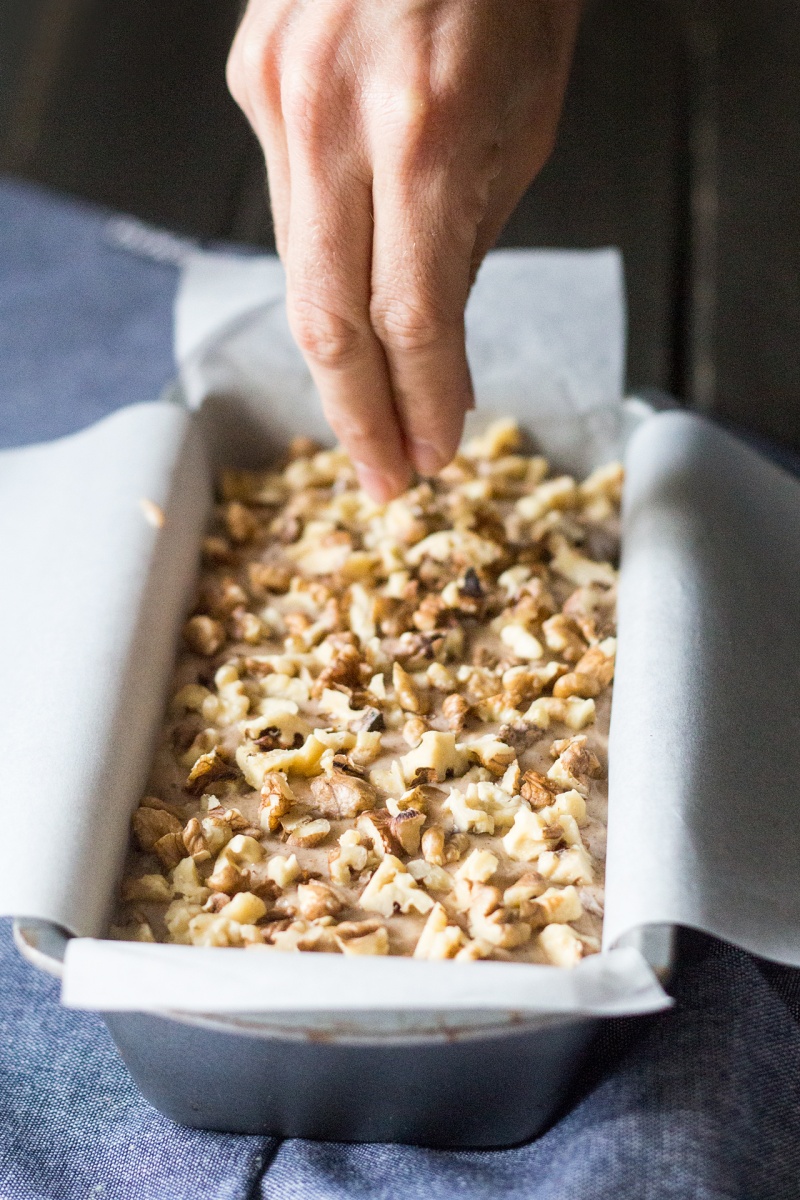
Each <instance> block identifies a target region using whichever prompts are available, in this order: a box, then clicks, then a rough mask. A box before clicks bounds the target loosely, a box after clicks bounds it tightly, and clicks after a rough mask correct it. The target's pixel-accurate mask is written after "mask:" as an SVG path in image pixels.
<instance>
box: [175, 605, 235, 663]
mask: <svg viewBox="0 0 800 1200" xmlns="http://www.w3.org/2000/svg"><path fill="white" fill-rule="evenodd" d="M183 637H184V641H185V642H186V645H187V646H188V647H189V649H190V650H193V651H194V653H195V654H203V655H204V656H205V657H206V658H210V657H211V655H212V654H216V653H217V651H218V650H220V649H222V647H223V646H224V644H225V628H224V626H223V625H222V624H221V623H220V622H219V621H215V620H214V618H213V617H206V616H202V615H201V616H197V617H190V618H189V620H188V621H187V622H186V624H185V625H184V627H183Z"/></svg>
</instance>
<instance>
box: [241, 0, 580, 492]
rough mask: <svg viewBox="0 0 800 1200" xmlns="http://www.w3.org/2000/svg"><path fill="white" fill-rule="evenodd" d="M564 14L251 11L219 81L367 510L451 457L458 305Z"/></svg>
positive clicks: (557, 45)
mask: <svg viewBox="0 0 800 1200" xmlns="http://www.w3.org/2000/svg"><path fill="white" fill-rule="evenodd" d="M579 8H580V0H250V3H249V5H248V8H247V11H246V13H245V17H244V20H243V22H242V24H241V26H240V28H239V31H238V33H237V35H236V38H235V40H234V43H233V47H232V49H231V53H230V58H229V61H228V84H229V86H230V89H231V92H232V94H233V96H234V98H235V99H236V101H237V103H238V104H239V105H240V107H241V108H242V109H243V111H244V112H245V114H246V115H247V117H248V119H249V121H250V123H251V124H252V126H253V128H254V130H255V132H256V134H257V135H258V138H259V140H260V142H261V145H262V147H263V149H264V153H265V156H266V160H267V173H268V177H269V189H270V197H271V202H272V211H273V217H274V223H275V236H276V242H277V246H278V252H279V254H280V255H281V258H282V259H283V262H284V264H285V267H286V276H287V305H288V312H289V320H290V324H291V328H292V332H293V333H294V336H295V338H296V339H297V342H298V344H299V346H300V348H301V350H302V351H303V354H304V355H305V358H306V360H307V362H308V365H309V368H310V370H311V373H312V375H313V377H314V381H315V383H316V385H317V387H318V389H319V392H320V395H321V397H322V404H323V409H324V412H325V416H326V418H327V420H328V421H329V423H330V425H331V426H332V427H333V430H334V431H335V433H336V434H337V436H338V437H339V438H340V439H341V441H342V442H343V444H344V446H345V447H346V449H347V450H348V452H349V453H350V455H351V457H352V459H353V460H354V462H355V463H356V466H357V469H358V474H359V478H360V480H361V483H362V485H363V486H364V487H365V488H366V489H367V491H368V492H370V493H371V494H372V496H373V497H375V499H377V500H388V499H390V498H391V497H392V496H395V495H397V494H398V493H399V492H400V491H402V490H403V488H404V487H406V486H407V484H408V482H409V478H410V475H411V471H412V468H413V469H416V470H417V471H419V472H420V473H421V474H423V475H432V474H435V473H436V472H437V471H438V470H440V469H441V468H442V467H443V466H445V464H446V463H448V462H449V461H450V459H451V458H452V456H453V454H454V453H455V451H456V449H457V447H458V442H459V439H460V437H461V432H462V428H463V422H464V415H465V413H466V411H467V410H468V409H469V408H471V407H472V405H473V398H472V385H471V382H470V374H469V367H468V365H467V357H466V352H465V346H464V308H465V305H466V302H467V296H468V294H469V289H470V287H471V285H472V281H473V279H474V277H475V274H476V272H477V269H478V266H479V264H480V262H481V260H482V258H483V256H484V255H485V254H486V252H487V250H488V249H489V247H490V246H491V245H492V243H493V242H494V240H495V238H496V237H497V235H498V233H499V232H500V230H501V228H502V226H503V224H504V223H505V221H506V220H507V218H508V216H509V215H510V213H511V212H512V210H513V208H514V206H515V205H516V203H517V201H518V200H519V198H520V196H521V195H522V193H523V192H524V190H525V188H526V187H527V185H528V183H529V182H530V180H531V179H532V178H533V177H534V175H536V173H537V172H538V171H539V170H540V169H541V167H542V166H543V164H544V163H545V161H546V159H547V157H548V155H549V153H550V150H551V148H552V145H553V140H554V137H555V131H556V125H557V122H558V117H559V114H560V110H561V103H562V99H563V93H564V88H565V86H566V79H567V73H568V70H569V62H570V58H571V54H572V46H573V42H574V38H575V32H576V28H577V23H578V16H579Z"/></svg>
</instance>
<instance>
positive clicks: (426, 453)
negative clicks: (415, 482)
mask: <svg viewBox="0 0 800 1200" xmlns="http://www.w3.org/2000/svg"><path fill="white" fill-rule="evenodd" d="M411 457H412V459H413V461H414V466H415V467H416V468H417V470H418V471H419V473H420V475H436V474H437V473H438V472H439V471H441V469H442V467H443V466H444V465H445V458H444V455H443V454H442V453H441V451H440V450H439V449H438V447H436V446H434V444H433V442H425V441H421V440H420V441H413V442H412V443H411Z"/></svg>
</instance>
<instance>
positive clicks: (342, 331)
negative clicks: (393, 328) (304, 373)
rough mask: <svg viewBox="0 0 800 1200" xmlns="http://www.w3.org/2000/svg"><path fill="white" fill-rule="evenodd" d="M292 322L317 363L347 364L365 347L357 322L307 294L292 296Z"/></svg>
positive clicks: (301, 344)
mask: <svg viewBox="0 0 800 1200" xmlns="http://www.w3.org/2000/svg"><path fill="white" fill-rule="evenodd" d="M289 324H290V326H291V329H292V334H293V336H294V339H295V341H296V342H297V344H298V346H299V347H300V349H301V350H302V351H303V354H304V355H305V356H306V358H307V359H309V360H310V361H311V362H312V363H314V364H316V365H317V366H320V367H331V368H336V367H345V366H347V365H348V364H349V363H350V362H351V361H352V360H353V359H354V358H356V357H357V356H358V354H359V353H360V351H361V350H362V347H363V343H364V336H363V332H362V330H361V329H359V327H358V325H357V324H356V323H355V322H354V321H352V320H349V319H348V318H347V317H342V316H340V315H339V314H338V313H336V312H334V311H333V309H332V308H330V307H328V306H326V305H324V304H321V303H320V301H319V300H318V299H314V298H312V297H309V296H307V295H294V296H292V297H291V299H290V302H289Z"/></svg>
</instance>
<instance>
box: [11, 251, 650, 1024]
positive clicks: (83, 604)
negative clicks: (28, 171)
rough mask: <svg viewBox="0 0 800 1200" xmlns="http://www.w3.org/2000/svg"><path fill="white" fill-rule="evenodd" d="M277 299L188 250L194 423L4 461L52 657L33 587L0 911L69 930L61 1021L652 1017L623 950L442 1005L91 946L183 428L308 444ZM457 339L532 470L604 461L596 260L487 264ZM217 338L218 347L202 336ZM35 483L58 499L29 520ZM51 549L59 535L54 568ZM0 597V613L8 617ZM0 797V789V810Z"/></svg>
mask: <svg viewBox="0 0 800 1200" xmlns="http://www.w3.org/2000/svg"><path fill="white" fill-rule="evenodd" d="M280 286H281V284H280V272H279V268H278V267H277V266H276V264H275V263H274V262H260V261H259V260H230V259H229V258H226V257H225V256H198V257H196V258H193V259H190V261H189V263H188V266H187V268H186V270H185V272H184V279H183V284H182V287H181V290H180V293H179V297H178V302H177V309H176V335H177V336H176V347H177V356H178V359H179V362H180V364H181V367H182V379H183V384H184V388H185V391H186V394H187V396H188V400H189V402H190V404H191V405H192V406H194V407H199V406H201V405H202V409H203V411H202V414H201V415H200V418H199V421H195V420H193V419H192V418H190V417H189V416H188V414H187V413H186V412H185V410H181V409H180V408H179V407H176V406H173V405H170V404H169V403H162V404H154V405H146V406H138V408H136V409H131V410H128V411H127V412H124V413H120V414H117V416H116V417H113V418H110V419H109V420H108V421H106V422H104V423H103V424H102V425H101V426H98V427H96V428H95V429H92V430H87V431H85V432H84V433H83V434H80V435H78V436H77V437H75V438H72V439H66V440H65V441H64V442H62V443H59V444H53V445H51V446H46V447H36V448H33V449H31V450H29V451H24V452H21V453H22V454H28V455H30V456H31V457H30V458H29V459H28V460H24V459H22V458H19V459H15V458H13V457H10V458H8V459H7V460H6V462H7V463H9V464H10V465H11V472H10V473H9V474H8V475H7V476H6V481H7V482H6V488H5V491H4V492H3V493H2V496H0V498H2V499H4V500H5V504H4V505H3V508H4V510H5V509H8V510H9V511H14V507H15V503H18V500H19V497H20V496H21V495H23V494H24V495H25V496H26V497H27V498H28V500H29V502H30V497H31V495H33V496H34V500H33V502H32V508H33V515H32V516H31V517H30V520H28V518H27V517H26V520H24V521H21V522H17V521H15V520H10V521H9V528H8V530H7V536H8V537H9V538H10V539H11V545H12V549H13V550H14V553H15V554H16V556H17V558H18V559H19V560H20V561H23V560H25V561H26V564H27V566H26V569H27V571H28V574H27V576H26V583H27V588H28V591H30V592H31V593H32V594H34V595H38V594H39V591H40V590H41V587H42V584H43V583H46V582H48V581H50V580H51V579H52V578H53V576H52V574H48V571H47V569H46V567H45V566H44V565H43V563H42V562H41V561H40V559H39V557H38V553H37V552H34V553H33V554H31V551H30V547H31V546H35V547H37V551H38V550H39V549H40V550H42V551H45V552H48V553H49V551H50V549H51V545H50V543H51V535H52V540H58V541H59V542H60V543H61V549H60V550H59V554H60V556H61V557H60V558H59V559H58V572H57V575H58V578H59V579H60V580H61V581H63V582H62V586H61V588H60V590H59V600H60V610H59V616H58V619H57V621H56V623H55V625H52V626H51V627H50V629H49V631H48V637H49V639H50V640H49V642H48V643H47V645H49V646H50V647H51V656H52V655H54V656H55V658H56V660H57V661H58V664H59V665H58V667H57V669H56V670H55V673H50V674H49V675H48V672H47V668H48V666H50V667H52V661H51V659H49V658H48V652H47V648H46V644H45V642H43V641H42V640H41V639H39V641H36V642H35V653H30V652H27V651H23V650H22V646H24V645H25V642H26V641H28V642H29V643H30V642H31V639H33V637H34V634H35V632H36V628H37V620H36V619H35V618H36V616H37V614H38V621H39V622H40V623H41V621H42V620H43V618H44V614H45V613H47V614H48V616H49V613H50V608H51V607H52V606H53V592H52V590H51V589H48V588H45V589H44V594H45V595H46V597H47V599H42V600H40V601H37V605H38V607H37V606H36V605H35V606H34V608H36V613H35V614H32V615H31V623H30V624H29V625H26V626H24V632H25V636H24V638H23V639H22V640H21V644H20V646H18V647H15V646H14V645H12V646H10V647H9V654H10V656H11V658H12V660H15V663H16V665H15V666H14V670H15V672H16V674H15V676H14V679H15V683H16V685H17V686H18V690H20V691H21V692H24V693H25V699H24V702H23V703H22V704H21V705H19V706H15V705H14V704H13V703H12V704H11V705H10V708H11V711H10V712H9V713H8V714H7V716H8V718H9V719H10V720H11V721H13V725H12V729H13V731H15V735H16V736H19V737H20V738H21V739H22V740H21V743H20V744H21V745H22V746H23V748H24V753H23V754H22V755H21V756H20V760H19V764H18V771H17V775H16V776H15V781H14V786H15V790H16V791H17V793H18V794H24V798H25V805H26V809H27V812H26V816H25V818H24V819H22V818H20V819H19V820H18V825H17V827H15V828H16V829H17V836H18V837H19V838H20V839H23V838H24V837H25V836H27V832H28V831H29V830H30V824H29V819H30V811H34V812H36V813H37V815H38V816H39V817H40V818H41V822H40V834H39V836H40V838H41V837H43V838H44V842H45V847H44V853H43V854H41V855H34V856H31V858H30V859H29V860H28V862H27V864H26V868H25V870H24V871H23V870H20V871H19V872H18V876H17V880H16V881H15V882H16V883H18V884H20V888H17V887H15V886H12V887H9V886H8V884H7V881H6V880H0V909H2V910H3V911H6V912H11V913H14V914H17V915H26V916H31V915H33V916H39V917H43V918H45V919H49V920H51V921H53V922H55V923H57V924H60V925H62V926H64V927H66V928H67V929H69V930H70V931H72V932H74V933H77V934H81V935H85V936H84V937H80V938H78V939H76V940H74V941H72V942H71V943H70V946H69V948H68V951H67V958H66V963H65V992H64V995H65V999H66V1000H67V1002H69V1003H72V1004H76V1005H80V1006H85V1007H94V1008H132V1009H139V1010H147V1009H149V1010H153V1009H163V1008H164V1007H176V1008H183V1009H186V1010H194V1011H198V1010H200V1011H209V1008H211V1007H216V1006H217V1005H219V1007H220V1008H224V1009H225V1010H227V1011H233V1010H234V1009H239V1010H241V1009H242V1008H244V1009H246V1010H252V1008H253V1002H254V1001H253V998H254V997H258V1004H259V1005H260V1006H261V1008H262V1009H263V1011H265V1012H266V1011H280V1010H282V1009H285V1008H286V1007H287V1003H288V1001H289V999H291V1005H292V1006H294V1007H302V1008H307V1009H309V1010H314V1009H324V1010H330V1009H331V1008H346V1007H347V1006H352V1005H353V1004H355V1003H356V1000H357V999H358V998H359V997H362V998H363V997H364V996H365V995H366V996H367V997H368V999H367V1000H366V1001H365V1003H367V1004H368V1005H370V1004H371V1003H372V998H373V997H374V998H375V1004H376V1005H377V1006H378V1007H380V1006H381V1004H386V1003H388V1002H389V998H391V997H394V1000H393V1003H394V1005H395V1006H396V1004H397V996H398V995H402V996H404V997H406V998H407V999H408V1000H409V1002H410V1003H413V1004H414V1005H415V1006H416V1007H418V1008H422V1009H426V1010H427V1009H434V1010H436V1009H441V1010H442V1011H448V1010H450V1009H452V1008H463V1007H464V1005H465V1002H466V1001H465V997H466V999H468V1005H467V1007H470V1008H485V1009H496V1010H504V1009H507V1007H508V1005H509V1004H510V1003H511V1001H512V999H513V1003H514V1005H515V1007H517V1008H524V1009H525V1010H526V1011H528V1012H530V1011H536V1012H567V1011H580V1012H588V1011H595V1012H608V1011H612V1010H613V1011H630V1012H639V1011H648V1010H650V1009H652V1008H653V1007H659V1006H664V1005H665V1004H667V1003H668V1000H667V998H666V997H665V995H664V993H663V991H662V990H661V989H660V987H659V986H658V984H657V982H656V980H655V978H654V977H653V975H652V973H651V972H650V971H649V969H648V968H647V966H646V964H645V963H644V960H643V959H642V958H641V956H640V955H639V954H638V953H637V952H636V951H634V950H630V949H626V950H615V951H612V952H611V953H610V954H606V955H603V956H602V958H599V957H598V958H595V959H592V960H587V961H586V962H585V963H583V964H582V965H581V966H580V967H579V968H578V969H577V970H576V971H575V972H568V971H560V970H556V969H546V970H543V969H542V968H537V967H529V966H525V965H522V964H514V965H513V967H512V968H511V969H512V970H513V971H514V972H515V974H514V975H510V974H508V971H507V968H506V967H505V965H503V964H481V965H480V967H479V968H478V969H477V970H476V971H475V973H474V974H469V975H468V976H466V978H467V980H468V981H469V986H468V987H467V990H466V991H464V987H465V986H466V985H465V984H464V981H463V980H462V975H463V974H464V972H462V971H460V970H459V971H456V972H454V973H452V974H448V973H447V970H446V969H445V971H442V970H440V969H437V970H435V971H433V972H425V971H424V970H420V967H421V966H422V965H425V964H419V963H414V962H411V961H408V960H396V959H390V960H375V961H371V962H369V963H367V964H364V963H353V962H352V960H347V963H345V962H344V960H341V961H340V960H338V959H337V957H336V956H328V955H316V956H313V958H312V960H311V962H308V961H306V960H305V959H304V957H303V956H297V955H279V954H270V953H263V954H259V953H253V952H250V953H243V954H241V955H236V954H229V953H227V952H222V953H220V954H216V953H215V952H212V953H211V954H206V953H205V952H202V951H199V950H197V948H194V947H193V948H190V952H189V954H187V953H186V952H185V948H182V947H173V946H144V947H143V946H139V945H135V944H124V943H112V942H107V941H103V940H101V939H98V937H97V935H98V934H99V933H100V932H101V931H102V928H103V922H104V920H105V911H106V905H107V902H108V899H109V897H110V896H111V894H112V892H113V883H114V880H115V878H116V876H117V874H118V871H119V863H120V860H121V856H122V854H123V852H124V847H125V843H126V839H127V819H128V815H129V813H130V811H131V809H132V808H133V807H134V805H135V804H136V802H137V800H138V797H139V795H140V794H141V787H142V783H143V780H144V777H145V775H146V771H147V766H148V764H149V757H150V745H151V738H152V732H153V728H154V726H155V724H156V723H157V721H158V718H159V715H160V710H161V706H162V704H163V699H164V688H165V680H166V677H167V675H168V672H169V669H170V666H171V663H172V657H173V653H174V645H175V641H176V627H177V623H178V621H179V619H180V616H181V610H182V603H183V599H184V596H185V592H186V587H187V586H188V583H189V581H190V579H191V576H192V571H193V560H194V557H195V554H196V548H197V546H198V543H199V536H200V529H201V526H202V523H203V521H204V519H205V512H206V503H207V490H208V475H207V469H206V466H205V463H204V461H203V455H202V454H201V453H200V451H199V448H198V445H197V440H196V438H195V432H196V431H195V430H194V426H195V425H197V426H198V427H199V428H200V430H201V433H202V439H204V440H205V443H206V445H207V446H208V447H209V448H210V449H211V451H212V453H213V454H214V456H215V457H224V456H226V455H233V456H234V457H235V458H236V459H237V460H238V461H242V460H243V459H245V460H246V459H247V458H248V457H250V458H252V459H257V460H261V461H263V458H264V455H265V453H266V452H268V451H269V450H270V448H272V449H273V450H274V449H277V448H278V447H279V446H280V445H281V444H282V443H283V442H284V441H285V440H286V438H287V437H288V436H289V435H291V434H293V433H296V432H307V433H317V432H326V431H325V430H324V427H323V426H322V424H321V419H320V417H319V412H318V406H317V402H316V398H315V397H314V395H313V392H312V390H311V386H310V381H309V378H308V375H307V373H306V371H305V368H304V367H303V366H302V362H301V360H300V357H299V355H298V354H297V351H296V350H295V348H294V345H293V343H292V341H291V339H290V337H289V333H288V328H287V325H286V320H285V315H284V313H283V311H282V307H281V300H280ZM468 330H469V347H470V357H471V362H472V366H473V371H474V375H475V381H476V392H477V395H478V399H479V403H480V404H481V405H482V406H483V407H484V410H488V411H494V412H502V413H508V412H511V413H515V414H516V415H518V416H519V417H520V419H521V420H522V421H523V423H524V424H525V426H526V427H527V428H528V429H529V430H530V431H531V432H532V434H533V435H534V437H535V438H536V440H537V441H538V442H539V443H540V445H541V446H542V447H543V448H544V449H545V450H546V451H547V452H548V453H550V454H551V456H553V457H554V459H555V460H556V461H559V462H561V463H563V464H564V465H566V466H569V467H571V468H572V469H573V470H575V471H576V472H582V471H585V470H588V469H589V468H590V467H591V466H593V465H595V464H596V463H598V462H600V461H604V460H606V459H608V458H609V457H610V456H612V455H613V454H615V453H617V452H618V450H619V440H620V430H621V428H622V407H621V388H622V372H623V362H624V336H623V330H624V306H623V302H622V286H621V270H620V263H619V258H618V256H617V255H616V254H614V253H613V252H594V253H590V254H585V255H582V254H574V253H561V252H545V253H543V254H536V253H530V252H514V253H503V254H498V255H497V256H491V257H490V259H489V260H488V262H487V264H486V266H485V267H484V269H483V271H482V273H481V277H480V279H479V282H478V285H477V286H476V289H475V294H474V297H473V299H472V301H471V304H470V310H469V313H468ZM222 331H226V336H225V337H224V338H219V337H218V335H219V334H220V333H221V332H222ZM202 439H201V440H202ZM13 453H14V454H19V453H20V452H13ZM31 464H33V466H34V467H35V472H36V473H35V475H34V476H33V477H32V476H31V474H30V471H31ZM52 470H55V471H56V476H57V480H58V483H59V488H58V490H59V492H60V494H61V495H63V497H64V503H63V507H62V508H61V509H60V511H59V515H58V518H57V521H56V522H55V526H53V527H51V526H50V525H49V524H48V522H49V516H48V514H49V513H50V510H51V509H52V495H53V490H52V487H51V483H52V477H51V475H50V472H51V471H52ZM58 472H60V474H59V473H58ZM32 478H33V479H34V481H35V484H36V486H35V487H34V488H33V489H31V487H30V483H31V479H32ZM142 495H144V496H146V497H148V498H150V499H152V500H155V501H156V502H157V503H160V504H162V506H163V507H164V508H165V510H166V522H165V525H164V527H163V528H162V529H160V530H154V529H153V528H152V527H151V526H150V525H148V524H147V522H146V521H145V520H144V519H143V516H142V511H141V508H140V507H139V506H138V501H139V499H140V498H141V496H142ZM31 521H32V522H33V524H32V525H31ZM32 534H33V536H32ZM70 539H72V540H73V541H75V540H77V542H78V544H79V555H78V566H77V567H76V565H75V563H74V562H73V559H72V558H71V555H70V552H69V550H68V549H67V547H68V545H69V543H70ZM26 555H27V558H26ZM78 567H79V569H78ZM81 580H84V582H81ZM88 581H91V586H89V584H88ZM19 607H20V604H19V602H18V601H15V602H14V603H13V604H12V612H11V614H10V615H11V617H12V620H13V618H14V616H15V614H16V610H17V608H19ZM45 623H46V622H45ZM78 680H80V683H78V682H77V681H78ZM65 707H66V708H67V709H68V710H69V715H68V717H67V718H66V723H65V724H64V725H63V728H62V729H61V730H60V731H59V734H58V737H57V739H56V740H55V741H54V742H53V743H52V745H50V744H48V742H47V739H46V737H45V738H44V739H43V741H42V742H41V744H43V745H44V746H45V751H44V760H43V759H42V755H41V754H38V757H37V752H38V749H39V746H40V741H39V740H38V739H40V738H41V736H42V733H43V732H44V730H49V729H50V727H51V726H52V724H53V722H54V721H55V720H57V719H58V718H59V717H61V715H62V713H63V710H64V708H65ZM40 714H41V715H42V717H43V720H40V719H39V718H40ZM87 731H91V732H87ZM34 763H42V764H43V768H44V769H43V770H42V771H41V772H40V771H39V770H38V769H36V768H35V767H34V766H33V764H34ZM57 768H59V769H57ZM7 796H8V793H5V794H4V795H3V797H2V799H0V804H1V805H2V806H3V808H2V814H3V815H5V809H6V808H7V807H8V806H9V802H8V800H7V798H6V797H7ZM26 872H27V875H26V881H25V888H24V889H22V890H20V889H21V884H22V882H23V881H22V876H23V875H25V874H26ZM89 880H91V881H92V882H91V884H90V885H89V882H88V881H89ZM195 952H196V954H197V957H195ZM351 963H352V965H353V967H354V970H353V972H352V973H351V974H350V975H348V976H347V978H348V979H350V980H351V981H352V985H351V986H350V987H344V986H342V987H341V988H339V986H338V983H337V982H336V981H338V980H339V978H340V974H341V973H342V972H343V971H345V968H346V967H347V966H349V965H350V964H351ZM451 965H452V964H446V965H445V967H448V966H451ZM486 967H488V968H489V970H488V971H487V970H485V969H484V968H486ZM496 968H497V969H496ZM516 972H519V974H516ZM311 980H313V986H312V985H311V982H310V981H311ZM357 980H358V983H356V981H357ZM509 981H510V982H509ZM334 984H335V985H336V986H333V985H334ZM364 987H367V988H368V992H366V993H365V992H364V991H363V988H364ZM509 989H510V990H509ZM212 998H213V1004H212V1003H211V999H212ZM381 998H383V999H381ZM363 1006H364V1004H363V1003H362V1004H361V1005H360V1007H363Z"/></svg>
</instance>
